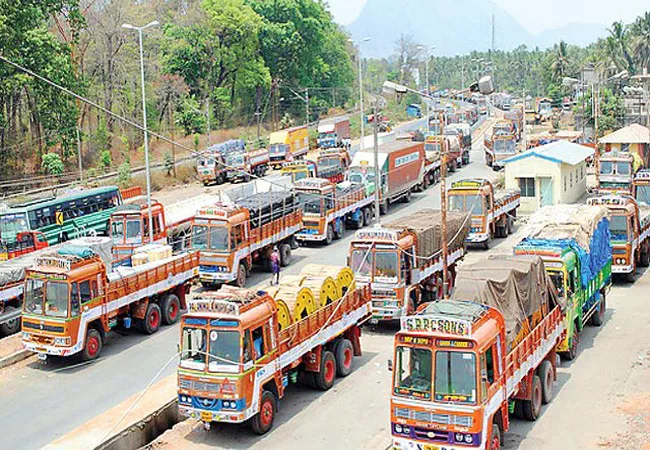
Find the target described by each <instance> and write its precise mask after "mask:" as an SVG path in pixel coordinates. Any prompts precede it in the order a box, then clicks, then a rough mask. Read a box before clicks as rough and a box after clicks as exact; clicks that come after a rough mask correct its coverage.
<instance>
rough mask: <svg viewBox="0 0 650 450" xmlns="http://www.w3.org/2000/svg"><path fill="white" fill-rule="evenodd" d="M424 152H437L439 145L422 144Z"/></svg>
mask: <svg viewBox="0 0 650 450" xmlns="http://www.w3.org/2000/svg"><path fill="white" fill-rule="evenodd" d="M424 150H425V151H427V152H439V151H440V144H432V143H430V142H428V143H426V144H424Z"/></svg>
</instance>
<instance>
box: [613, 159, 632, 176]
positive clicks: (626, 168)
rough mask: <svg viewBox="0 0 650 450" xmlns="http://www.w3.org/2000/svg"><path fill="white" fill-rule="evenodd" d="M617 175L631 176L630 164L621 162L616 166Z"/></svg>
mask: <svg viewBox="0 0 650 450" xmlns="http://www.w3.org/2000/svg"><path fill="white" fill-rule="evenodd" d="M616 173H617V174H619V175H629V174H630V164H629V163H626V162H620V163H618V164H617V165H616Z"/></svg>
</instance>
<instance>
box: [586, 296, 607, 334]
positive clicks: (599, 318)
mask: <svg viewBox="0 0 650 450" xmlns="http://www.w3.org/2000/svg"><path fill="white" fill-rule="evenodd" d="M605 311H607V303H606V300H605V294H603V293H601V294H600V305H598V311H595V312H594V314H593V315H592V316H591V318H590V319H589V322H590V323H591V325H593V326H595V327H599V326H601V325H602V324H603V322H605Z"/></svg>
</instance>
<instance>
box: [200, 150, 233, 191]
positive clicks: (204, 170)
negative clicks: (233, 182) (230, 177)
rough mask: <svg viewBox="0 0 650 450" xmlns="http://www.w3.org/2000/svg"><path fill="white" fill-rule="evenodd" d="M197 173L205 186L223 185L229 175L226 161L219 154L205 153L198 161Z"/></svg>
mask: <svg viewBox="0 0 650 450" xmlns="http://www.w3.org/2000/svg"><path fill="white" fill-rule="evenodd" d="M196 173H197V174H198V176H199V180H200V181H201V182H202V183H203V185H204V186H207V185H208V184H210V183H215V184H223V183H225V182H226V178H227V173H228V169H227V168H226V160H225V159H224V157H223V155H222V154H221V153H219V152H206V153H203V154H202V155H201V156H200V157H199V158H198V159H197V161H196Z"/></svg>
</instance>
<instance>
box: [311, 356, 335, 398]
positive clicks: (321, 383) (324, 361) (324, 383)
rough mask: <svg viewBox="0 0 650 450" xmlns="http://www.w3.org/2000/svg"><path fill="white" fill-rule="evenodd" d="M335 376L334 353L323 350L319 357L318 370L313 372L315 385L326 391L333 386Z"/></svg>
mask: <svg viewBox="0 0 650 450" xmlns="http://www.w3.org/2000/svg"><path fill="white" fill-rule="evenodd" d="M335 378H336V358H334V353H332V352H330V351H329V350H324V351H323V354H322V355H321V359H320V370H319V371H318V373H316V374H314V381H315V382H316V387H317V388H318V389H320V390H321V391H328V390H329V389H331V388H332V386H334V379H335Z"/></svg>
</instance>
